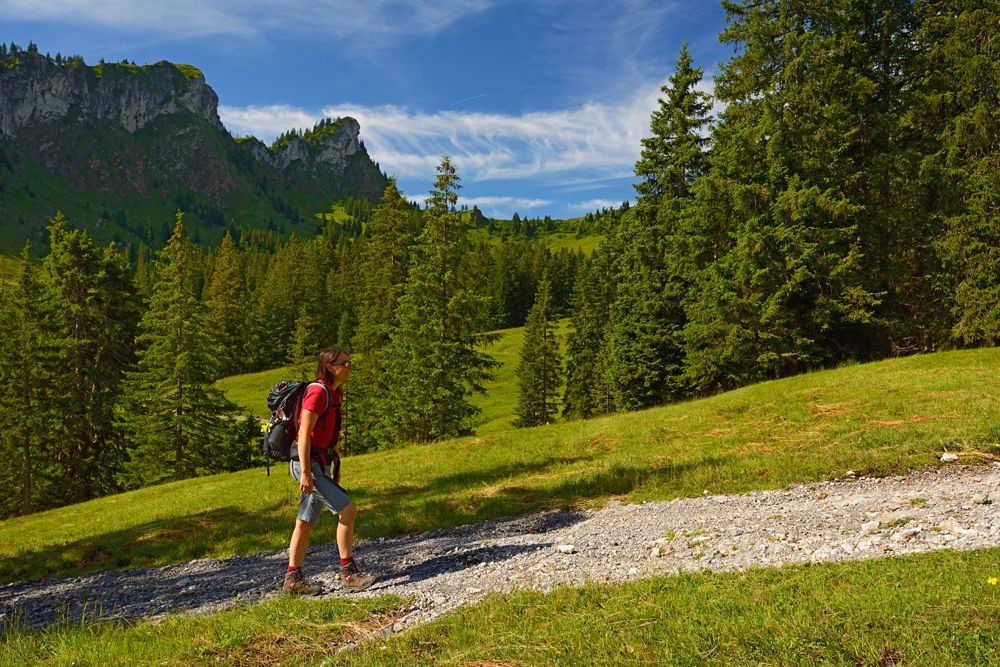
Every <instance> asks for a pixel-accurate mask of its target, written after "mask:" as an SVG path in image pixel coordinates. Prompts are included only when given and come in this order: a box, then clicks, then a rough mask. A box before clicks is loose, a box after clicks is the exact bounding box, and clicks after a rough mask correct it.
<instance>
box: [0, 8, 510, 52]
mask: <svg viewBox="0 0 1000 667" xmlns="http://www.w3.org/2000/svg"><path fill="white" fill-rule="evenodd" d="M497 1H498V0H452V1H451V2H448V3H440V2H435V1H434V0H365V2H357V1H356V0H284V1H283V2H279V3H273V2H265V1H264V0H171V2H162V1H161V0H5V1H4V2H3V3H0V18H6V19H15V20H31V21H52V22H56V23H65V24H71V25H77V26H79V25H93V26H101V27H107V28H116V29H121V30H126V31H131V32H137V33H138V32H148V33H157V34H163V33H171V32H176V33H178V34H179V35H180V36H183V37H193V36H205V35H236V36H243V37H256V36H260V35H263V34H266V33H270V32H273V31H278V32H297V33H310V32H312V33H320V34H324V35H327V36H331V37H339V38H342V39H347V40H350V41H354V40H357V41H358V43H366V44H373V43H379V42H383V41H385V40H387V39H391V38H400V37H404V36H411V37H412V36H427V35H434V34H437V33H439V32H440V31H442V30H444V29H446V28H447V27H449V26H451V25H452V24H454V23H455V22H457V21H461V20H462V19H463V18H465V17H467V16H469V15H470V14H476V13H479V12H483V11H486V10H487V9H489V8H490V7H492V6H493V5H494V4H495V3H496V2H497Z"/></svg>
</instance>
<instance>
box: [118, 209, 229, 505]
mask: <svg viewBox="0 0 1000 667" xmlns="http://www.w3.org/2000/svg"><path fill="white" fill-rule="evenodd" d="M195 252H196V251H195V249H194V247H193V245H192V243H191V241H190V240H189V239H188V238H187V235H186V233H185V230H184V223H183V216H182V215H181V214H180V213H179V212H178V214H177V222H176V225H175V226H174V232H173V234H172V235H171V237H170V240H169V242H168V243H167V246H166V247H165V248H164V249H163V251H162V253H161V255H160V258H159V261H158V262H157V268H158V276H159V280H158V281H157V284H156V287H155V289H154V292H153V296H152V299H151V300H150V304H149V310H148V311H147V312H146V314H145V315H144V316H143V318H142V322H141V323H140V333H139V336H138V338H137V343H138V348H139V349H138V356H139V360H138V365H137V368H136V370H134V371H132V372H130V373H129V374H128V380H127V385H126V389H127V391H126V395H125V398H124V402H123V407H122V410H121V413H120V414H121V423H122V426H123V427H124V429H125V430H126V432H127V433H128V435H129V440H130V442H131V447H130V450H129V451H130V454H131V460H130V461H129V464H128V476H127V477H126V479H125V483H126V485H127V486H129V487H138V486H145V485H148V484H155V483H158V482H162V481H167V480H175V479H183V478H186V477H193V476H196V475H198V474H203V473H207V472H214V471H218V470H221V469H225V467H226V466H225V465H224V464H222V463H220V462H221V461H222V460H223V459H224V458H228V456H229V454H230V452H227V451H223V450H224V448H225V447H226V446H227V445H230V444H231V442H230V440H231V431H232V429H231V428H230V424H231V423H232V419H233V418H234V417H235V416H236V412H237V411H236V407H235V406H234V405H233V404H232V403H230V402H229V401H228V400H227V399H226V398H225V396H223V394H222V392H221V391H219V390H218V389H216V388H215V386H214V382H215V380H216V379H217V378H218V371H219V370H220V366H219V362H218V359H219V349H218V345H217V341H216V340H215V338H214V336H213V331H212V328H211V326H210V324H209V322H208V320H207V317H206V313H205V308H204V306H203V304H202V303H201V302H200V301H199V300H198V298H196V296H195V294H194V291H193V284H192V278H193V274H194V266H193V265H194V262H195Z"/></svg>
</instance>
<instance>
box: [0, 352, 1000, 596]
mask: <svg viewBox="0 0 1000 667" xmlns="http://www.w3.org/2000/svg"><path fill="white" fill-rule="evenodd" d="M998 365H1000V349H986V350H970V351H961V352H949V353H941V354H934V355H927V356H918V357H910V358H906V359H895V360H889V361H884V362H880V363H877V364H869V365H857V366H850V367H846V368H842V369H838V370H834V371H826V372H822V373H815V374H810V375H803V376H799V377H795V378H789V379H786V380H781V381H776V382H769V383H764V384H760V385H756V386H753V387H747V388H745V389H741V390H738V391H734V392H729V393H727V394H722V395H719V396H716V397H713V398H708V399H703V400H699V401H692V402H688V403H683V404H678V405H672V406H667V407H662V408H656V409H652V410H646V411H643V412H635V413H630V414H624V415H614V416H609V417H603V418H599V419H592V420H587V421H577V422H568V423H559V424H553V425H550V426H545V427H539V428H534V429H524V430H513V429H509V430H502V431H501V430H498V431H496V432H494V433H492V434H485V435H478V436H475V437H468V438H461V439H455V440H448V441H444V442H439V443H435V444H431V445H420V446H410V447H405V448H402V449H399V450H395V451H389V452H380V453H374V454H367V455H361V456H349V457H348V458H347V459H346V460H345V462H344V482H345V485H346V486H347V488H348V489H349V491H351V493H352V495H353V497H354V499H355V500H356V501H357V503H358V505H359V507H360V508H361V514H360V519H359V521H360V525H359V534H360V536H361V537H370V536H375V535H388V534H399V533H405V532H410V531H423V530H429V529H432V528H436V527H441V526H451V525H458V524H465V523H470V522H474V521H479V520H482V519H486V518H490V517H498V516H505V515H512V514H521V513H525V512H532V511H537V510H542V509H547V508H554V507H567V506H597V505H601V504H602V503H604V502H606V500H607V499H608V498H609V497H623V498H625V499H627V500H630V501H643V500H662V499H669V498H674V497H679V496H694V495H700V494H701V493H702V491H703V490H704V489H709V490H711V492H713V493H737V492H744V491H748V490H751V489H763V488H780V487H782V486H785V485H787V484H790V483H794V482H802V481H809V480H816V479H824V478H829V477H831V476H836V475H840V474H842V473H843V472H844V471H845V470H847V469H853V470H857V471H859V472H864V473H870V474H888V473H892V472H898V471H905V470H906V469H908V468H913V467H918V466H923V465H928V464H932V463H934V462H935V461H936V460H937V458H938V456H939V454H940V452H941V451H942V449H943V448H948V449H949V450H953V451H959V452H965V453H966V454H967V455H966V456H964V457H963V459H964V460H968V461H974V460H979V459H981V458H984V457H989V456H993V457H995V456H996V455H997V454H998V453H1000V449H998V443H1000V418H998V413H997V406H998V404H1000V374H998V373H997V372H996V369H997V366H998ZM977 452H978V453H977ZM296 496H297V490H296V489H295V488H294V485H293V484H292V483H291V482H290V481H289V480H288V479H287V477H286V476H285V474H284V473H283V471H281V470H280V469H279V470H278V472H277V474H274V475H271V476H270V477H268V476H265V474H264V471H263V470H260V469H257V470H249V471H244V472H240V473H233V474H228V475H218V476H214V477H209V478H202V479H194V480H187V481H184V482H178V483H174V484H166V485H163V486H158V487H154V488H149V489H143V490H140V491H135V492H133V493H131V494H123V495H118V496H111V497H108V498H102V499H99V500H94V501H91V502H88V503H84V504H81V505H75V506H71V507H66V508H61V509H58V510H52V511H50V512H44V513H40V514H37V515H32V516H29V517H23V518H18V519H12V520H8V521H5V522H2V523H0V580H2V581H12V580H20V579H28V578H41V577H44V576H50V575H53V574H70V573H80V572H86V571H93V570H99V569H108V568H115V567H140V566H150V565H160V564H165V563H170V562H178V561H183V560H187V559H190V558H195V557H204V556H227V555H232V554H236V553H248V552H254V551H259V550H269V549H282V548H284V547H285V544H286V542H287V539H288V531H289V529H290V526H291V516H292V514H293V511H292V506H293V503H294V502H295V500H296ZM333 527H334V522H332V521H327V522H321V523H320V524H319V526H318V527H317V529H316V532H315V533H314V534H315V538H316V541H317V542H329V541H332V540H333V539H334V533H333ZM38 563H44V564H45V567H44V568H39V567H38V566H37V564H38Z"/></svg>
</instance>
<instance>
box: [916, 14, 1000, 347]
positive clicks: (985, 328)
mask: <svg viewBox="0 0 1000 667" xmlns="http://www.w3.org/2000/svg"><path fill="white" fill-rule="evenodd" d="M919 7H920V12H921V18H922V21H921V28H920V30H919V32H918V33H917V35H916V41H917V43H918V44H919V48H920V56H919V60H918V62H917V67H915V68H914V69H915V72H916V76H915V78H916V79H917V81H919V96H918V99H917V100H916V103H915V105H914V109H913V113H912V117H913V118H914V121H915V124H916V126H917V127H918V128H919V129H920V130H921V133H922V134H923V136H925V137H927V138H929V139H930V141H929V142H928V146H927V148H926V150H925V151H924V152H925V157H924V159H923V161H922V163H921V177H922V178H921V179H920V182H921V183H922V184H923V185H924V187H925V189H926V191H927V197H926V199H925V200H924V201H925V202H926V204H925V205H926V206H927V208H929V209H931V212H932V215H933V216H934V219H935V221H936V222H937V224H938V225H939V226H940V232H939V233H937V234H935V235H934V236H933V237H932V239H933V241H934V242H935V244H936V248H937V251H938V253H939V255H940V257H941V258H942V260H943V262H944V268H945V270H946V275H945V282H946V284H947V286H948V288H949V291H950V292H951V295H950V296H951V298H950V300H943V299H940V298H935V297H936V295H935V294H934V292H933V291H932V290H925V293H924V299H925V301H926V302H930V303H941V302H944V303H945V304H948V305H950V306H951V313H950V315H951V318H950V320H951V322H952V323H953V324H952V331H951V335H952V336H953V338H954V340H955V341H957V342H958V343H959V344H961V345H997V344H1000V213H998V211H1000V114H998V113H997V108H998V105H1000V96H998V92H997V91H998V90H1000V41H998V40H997V38H996V26H997V22H998V21H1000V7H998V6H997V4H996V3H995V2H988V1H987V0H948V1H947V2H945V1H944V0H925V2H922V3H920V4H919ZM922 203H924V202H922ZM928 297H930V298H928Z"/></svg>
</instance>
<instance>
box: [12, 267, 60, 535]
mask: <svg viewBox="0 0 1000 667" xmlns="http://www.w3.org/2000/svg"><path fill="white" fill-rule="evenodd" d="M40 301H41V287H40V286H39V284H38V276H37V270H36V269H35V267H33V266H32V265H31V262H30V258H29V255H28V251H27V249H25V251H24V252H23V253H22V255H21V265H20V267H19V269H18V274H17V276H16V277H15V278H14V279H13V280H12V281H10V282H6V281H5V282H3V283H2V284H0V326H2V327H3V331H4V335H3V336H0V484H2V485H3V488H4V489H6V490H7V492H6V493H4V494H3V495H2V496H0V518H5V517H9V516H15V515H19V514H30V513H31V512H34V511H37V510H39V509H44V508H46V507H50V506H52V505H54V504H55V503H53V499H57V498H58V493H55V492H54V491H55V488H54V487H53V486H52V484H53V482H57V481H58V479H57V476H56V475H55V474H54V472H55V471H54V469H53V467H52V465H51V462H50V457H51V455H52V448H53V447H54V446H55V445H56V441H53V440H52V439H50V438H49V437H48V435H47V429H48V426H49V424H50V419H53V418H55V419H58V416H59V415H58V413H57V411H55V410H53V409H52V406H51V404H50V401H48V400H47V397H46V391H47V390H48V388H49V385H48V383H47V382H44V381H43V378H45V377H46V368H45V365H46V364H45V362H46V359H48V358H49V356H50V355H51V353H52V350H51V349H47V343H48V342H49V341H50V339H49V338H48V337H47V336H46V335H45V330H44V328H43V322H44V320H45V313H44V312H43V311H42V310H41V308H39V303H40Z"/></svg>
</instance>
